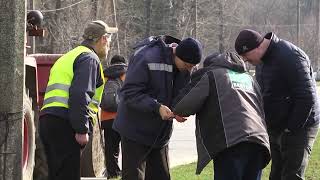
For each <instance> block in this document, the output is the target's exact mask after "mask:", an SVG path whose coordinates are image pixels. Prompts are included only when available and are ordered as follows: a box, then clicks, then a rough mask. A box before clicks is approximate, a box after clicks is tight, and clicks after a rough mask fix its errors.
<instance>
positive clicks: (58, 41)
mask: <svg viewBox="0 0 320 180" xmlns="http://www.w3.org/2000/svg"><path fill="white" fill-rule="evenodd" d="M79 1H81V0H37V3H36V4H37V6H38V7H36V8H37V9H43V10H50V9H59V8H64V7H66V6H68V5H70V4H74V3H78V2H79ZM317 2H318V0H304V1H301V4H300V9H299V10H300V22H301V24H300V39H301V40H300V43H301V44H300V47H301V48H302V49H304V50H305V51H306V52H307V54H308V55H309V56H310V57H311V59H316V58H315V57H316V56H317V51H318V49H319V48H315V46H319V45H317V44H319V43H317V42H318V41H319V38H314V37H318V36H317V35H316V34H317V30H316V24H317V23H316V21H319V19H317V18H315V17H316V14H317V13H316V11H319V10H317V8H316V7H318V5H317ZM296 6H297V1H292V0H269V1H266V0H233V1H227V0H214V1H213V0H135V1H132V0H82V1H81V3H79V4H77V5H75V6H72V7H70V8H66V9H63V10H60V11H54V12H46V13H44V15H45V26H46V27H47V29H48V37H47V38H46V39H44V40H42V42H41V43H40V46H39V45H38V48H37V51H38V52H46V53H63V52H66V51H67V50H69V49H71V48H73V47H74V46H75V45H76V44H77V43H79V42H80V41H81V35H82V31H83V28H84V25H85V24H87V23H88V22H89V21H91V20H93V19H101V20H104V21H106V22H107V23H108V24H111V25H115V24H117V25H118V27H119V33H118V36H117V37H114V39H113V44H112V46H113V49H112V50H111V53H110V55H113V54H116V53H118V52H121V55H123V56H125V57H129V56H130V54H131V53H132V51H133V50H132V47H133V45H134V44H135V43H136V42H138V41H140V40H141V39H143V38H146V37H148V36H150V35H162V34H168V35H172V36H175V37H177V38H184V37H188V36H193V37H194V36H197V38H198V39H199V40H200V41H201V42H202V44H203V45H204V54H205V55H207V54H208V53H211V52H218V51H220V52H224V51H226V50H234V47H233V46H234V40H235V36H236V35H237V34H238V32H239V31H240V30H241V29H243V28H252V29H255V30H257V31H259V32H261V33H266V32H270V31H273V32H275V33H277V34H278V35H279V37H280V38H283V39H286V40H289V41H291V42H293V43H297V42H296V34H297V18H296V17H297V7H296ZM114 7H115V8H114ZM115 15H117V16H115ZM118 44H119V46H118ZM118 47H119V49H118ZM313 63H314V61H313Z"/></svg>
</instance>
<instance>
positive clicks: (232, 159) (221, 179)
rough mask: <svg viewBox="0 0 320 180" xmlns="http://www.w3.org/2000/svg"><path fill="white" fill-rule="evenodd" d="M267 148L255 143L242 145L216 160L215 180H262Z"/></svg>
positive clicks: (218, 156)
mask: <svg viewBox="0 0 320 180" xmlns="http://www.w3.org/2000/svg"><path fill="white" fill-rule="evenodd" d="M264 161H265V148H264V147H262V146H260V145H258V144H253V143H240V144H238V145H235V146H234V147H231V148H229V149H227V150H225V151H223V152H221V153H219V154H218V155H217V157H216V158H215V159H214V179H215V180H260V179H261V172H262V169H263V163H264Z"/></svg>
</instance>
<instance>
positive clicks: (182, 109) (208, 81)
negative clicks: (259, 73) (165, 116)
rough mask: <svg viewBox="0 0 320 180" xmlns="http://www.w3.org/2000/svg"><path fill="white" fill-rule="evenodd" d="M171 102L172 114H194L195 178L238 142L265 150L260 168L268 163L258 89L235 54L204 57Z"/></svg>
mask: <svg viewBox="0 0 320 180" xmlns="http://www.w3.org/2000/svg"><path fill="white" fill-rule="evenodd" d="M174 102H175V105H174V109H173V111H174V113H175V114H178V115H180V116H189V115H192V114H196V141H197V151H198V164H197V172H196V173H197V174H200V173H201V171H202V170H203V168H204V167H205V166H206V165H207V164H208V163H209V162H210V160H211V159H214V158H215V157H217V155H218V154H219V153H220V152H222V151H224V150H226V149H228V148H230V147H232V146H234V145H237V144H239V143H241V142H251V143H256V144H259V145H261V146H262V147H265V148H264V149H265V151H264V154H265V163H264V166H263V167H265V166H266V165H267V164H268V162H269V161H270V146H269V139H268V134H267V130H266V124H265V121H264V111H263V106H262V97H261V94H260V88H259V86H258V85H257V83H256V81H255V80H254V79H253V78H252V77H251V76H250V75H249V74H247V73H246V68H245V64H244V62H243V61H242V60H241V58H240V57H239V56H237V55H236V54H234V53H226V54H213V55H210V56H208V57H207V58H206V59H205V61H204V68H202V69H200V70H198V71H196V72H195V73H193V74H192V77H191V82H190V83H189V84H188V85H187V86H186V87H185V88H184V89H182V90H181V91H180V94H179V95H178V96H177V98H175V100H174ZM263 167H261V168H263Z"/></svg>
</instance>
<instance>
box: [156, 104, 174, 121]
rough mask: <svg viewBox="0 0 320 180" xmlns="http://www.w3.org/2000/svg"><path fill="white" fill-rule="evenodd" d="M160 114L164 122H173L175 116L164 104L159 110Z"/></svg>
mask: <svg viewBox="0 0 320 180" xmlns="http://www.w3.org/2000/svg"><path fill="white" fill-rule="evenodd" d="M159 113H160V116H161V118H162V119H163V120H172V118H173V117H174V114H173V112H172V111H171V110H170V108H168V107H167V106H165V105H162V104H161V106H160V108H159Z"/></svg>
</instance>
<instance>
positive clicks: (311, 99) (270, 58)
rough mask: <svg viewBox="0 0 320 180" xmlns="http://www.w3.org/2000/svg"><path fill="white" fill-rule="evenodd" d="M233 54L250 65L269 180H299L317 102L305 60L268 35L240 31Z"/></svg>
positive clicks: (309, 145)
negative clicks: (260, 103) (259, 99)
mask: <svg viewBox="0 0 320 180" xmlns="http://www.w3.org/2000/svg"><path fill="white" fill-rule="evenodd" d="M235 49H236V51H237V52H238V54H239V55H241V56H242V57H243V58H244V59H245V60H247V61H248V62H249V63H251V64H253V65H256V78H257V80H258V82H259V84H260V86H261V89H262V95H263V100H264V110H265V114H266V122H267V125H268V132H269V136H270V144H271V154H272V166H271V172H270V179H271V180H280V179H281V180H301V179H304V172H305V169H306V167H307V164H308V159H309V156H310V153H311V149H312V146H313V143H314V140H315V137H316V135H317V132H318V127H319V105H318V104H319V102H318V96H317V89H316V82H315V79H314V77H313V71H312V67H311V63H310V60H309V57H308V56H307V55H306V54H305V52H304V51H302V50H301V49H300V48H298V47H297V46H295V45H294V44H292V43H290V42H288V41H285V40H282V39H279V38H278V37H277V36H276V35H275V34H274V33H272V32H270V33H267V34H266V35H265V36H264V37H262V36H261V35H260V34H259V33H258V32H256V31H254V30H250V29H245V30H242V31H241V32H240V33H239V35H238V37H237V39H236V41H235Z"/></svg>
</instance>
